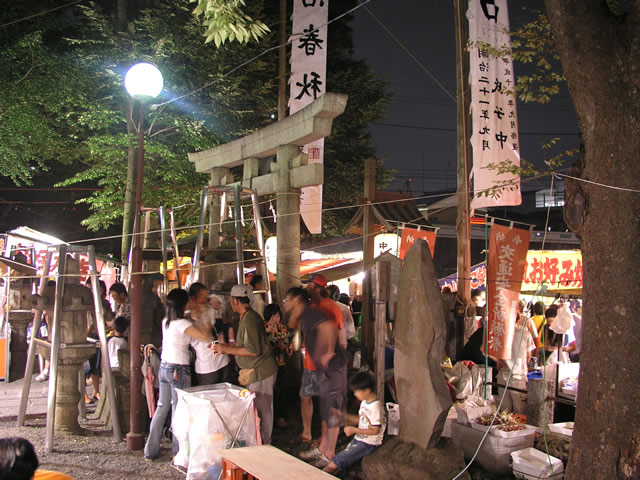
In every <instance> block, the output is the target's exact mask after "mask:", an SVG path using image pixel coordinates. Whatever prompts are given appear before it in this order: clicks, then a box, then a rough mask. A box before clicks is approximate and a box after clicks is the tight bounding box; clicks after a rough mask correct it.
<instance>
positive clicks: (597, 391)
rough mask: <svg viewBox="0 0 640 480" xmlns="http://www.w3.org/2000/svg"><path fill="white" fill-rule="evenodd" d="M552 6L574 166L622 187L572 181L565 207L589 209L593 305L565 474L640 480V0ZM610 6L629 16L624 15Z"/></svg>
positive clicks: (588, 302)
mask: <svg viewBox="0 0 640 480" xmlns="http://www.w3.org/2000/svg"><path fill="white" fill-rule="evenodd" d="M545 3H546V9H547V15H548V17H549V21H550V23H551V27H552V32H553V36H554V40H555V43H556V46H557V49H558V52H559V54H560V59H561V62H562V67H563V70H564V73H565V76H566V78H567V83H568V86H569V91H570V93H571V97H572V99H573V103H574V106H575V109H576V113H577V116H578V122H579V124H580V128H581V131H582V135H583V142H584V157H583V164H582V165H580V166H579V168H577V169H575V170H576V172H577V174H578V176H579V177H581V179H583V180H588V181H590V182H597V183H599V184H604V185H607V186H611V187H616V188H611V187H607V186H601V185H596V184H593V183H586V182H584V181H571V180H569V181H567V182H565V183H566V185H567V190H568V191H571V192H574V193H576V194H577V195H578V196H579V197H581V198H580V201H578V202H568V204H567V206H566V207H565V208H570V209H571V208H574V209H575V208H577V207H576V205H584V206H585V207H584V212H583V213H584V215H583V216H582V215H575V213H576V212H572V213H573V214H574V215H571V217H572V218H578V219H580V218H582V222H581V223H582V224H581V225H579V227H581V229H580V232H581V233H580V234H581V240H582V257H583V269H584V286H583V298H584V300H585V301H584V309H583V314H584V315H583V342H582V353H581V356H580V360H581V362H580V379H579V392H578V399H577V409H576V422H575V429H574V434H573V447H572V450H571V454H570V457H569V463H568V466H567V473H566V475H565V478H566V479H568V480H571V479H584V478H607V479H631V478H640V414H639V413H638V404H639V403H638V399H639V398H640V375H639V373H638V372H639V370H638V367H637V364H638V360H639V357H640V355H639V353H638V352H639V351H640V350H639V349H638V345H640V328H639V325H638V302H637V296H638V295H637V293H638V291H640V275H639V274H638V272H640V256H639V255H638V246H639V240H640V221H639V218H640V216H639V214H638V212H639V211H640V193H638V190H640V170H639V169H638V167H639V166H640V161H639V158H638V152H639V151H640V124H639V114H640V95H639V88H640V2H639V1H638V0H632V1H630V2H628V4H627V3H626V2H615V1H614V0H609V2H605V1H602V0H546V1H545ZM607 3H609V4H620V5H618V6H619V8H622V9H624V8H625V7H627V8H626V12H624V13H623V14H621V15H616V14H614V13H613V12H612V11H611V10H610V9H609V7H608V6H607ZM612 8H613V5H612ZM616 13H620V11H619V10H618V11H616ZM622 189H631V190H635V191H628V190H622ZM582 200H584V201H582ZM578 213H580V212H578Z"/></svg>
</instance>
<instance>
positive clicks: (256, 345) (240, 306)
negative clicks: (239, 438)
mask: <svg viewBox="0 0 640 480" xmlns="http://www.w3.org/2000/svg"><path fill="white" fill-rule="evenodd" d="M251 295H252V292H251V287H249V285H234V286H233V287H232V288H231V294H230V297H229V305H230V306H231V309H232V310H233V311H234V312H235V313H237V314H238V315H240V323H239V325H238V332H237V334H236V344H235V345H227V344H222V343H214V344H213V346H212V349H213V351H214V352H216V353H223V354H230V355H234V356H235V357H236V362H237V363H238V366H239V367H240V368H241V370H240V373H241V375H243V371H244V374H246V375H248V382H247V383H245V386H246V387H247V388H248V389H249V390H251V391H252V392H254V393H255V394H256V401H255V405H256V409H257V410H258V415H259V416H260V435H261V437H262V443H265V444H268V443H271V431H272V430H273V385H274V384H275V381H276V374H277V373H278V365H277V364H276V361H275V359H274V357H273V353H272V350H271V346H270V345H269V341H268V339H267V332H266V330H265V327H264V322H263V320H262V318H261V317H260V315H258V314H257V313H256V312H255V311H254V310H253V309H252V308H251V305H250V299H251Z"/></svg>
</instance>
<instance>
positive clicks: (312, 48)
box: [289, 0, 329, 233]
mask: <svg viewBox="0 0 640 480" xmlns="http://www.w3.org/2000/svg"><path fill="white" fill-rule="evenodd" d="M328 19H329V0H294V1H293V25H292V30H291V31H292V32H293V34H294V37H293V42H291V78H290V79H289V113H290V114H294V113H295V112H297V111H298V110H300V109H301V108H303V107H306V106H307V105H309V104H310V103H311V102H313V101H314V100H315V99H316V98H318V97H319V96H321V95H323V94H324V92H325V91H326V85H327V80H326V73H327V21H328ZM303 152H304V153H306V154H307V155H308V156H309V163H322V159H323V156H324V139H320V140H317V141H315V142H312V143H310V144H307V145H305V146H304V147H303ZM300 214H301V215H302V219H303V220H304V223H305V224H306V225H307V228H308V229H309V231H310V232H311V233H320V232H322V185H316V186H312V187H305V188H303V189H302V191H301V197H300Z"/></svg>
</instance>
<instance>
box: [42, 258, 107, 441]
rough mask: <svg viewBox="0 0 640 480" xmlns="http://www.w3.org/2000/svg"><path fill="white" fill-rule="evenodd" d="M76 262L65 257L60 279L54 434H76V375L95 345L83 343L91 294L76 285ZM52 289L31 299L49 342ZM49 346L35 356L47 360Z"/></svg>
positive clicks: (77, 402)
mask: <svg viewBox="0 0 640 480" xmlns="http://www.w3.org/2000/svg"><path fill="white" fill-rule="evenodd" d="M79 272H80V268H79V264H78V261H77V260H75V259H73V258H72V257H68V258H67V261H66V271H65V276H64V277H58V281H61V282H64V295H63V302H62V311H61V317H60V325H59V328H60V332H59V333H60V354H59V357H58V379H57V386H56V402H55V403H56V408H55V412H56V413H55V430H56V432H67V433H79V432H80V430H81V429H80V425H79V424H78V413H79V412H78V404H79V402H80V399H81V395H80V390H79V388H78V372H79V371H80V368H82V366H83V364H84V362H85V361H86V360H88V359H89V357H90V356H91V355H93V354H94V353H95V352H96V344H94V343H90V342H87V319H88V315H87V313H88V312H90V311H93V309H94V305H93V294H92V292H91V290H90V289H89V288H87V287H85V286H83V285H81V283H80V276H79ZM55 290H56V286H54V285H51V286H47V287H46V288H45V289H44V291H43V294H42V295H41V296H39V295H34V297H33V303H34V308H35V309H36V310H41V311H43V312H45V313H46V314H47V316H48V317H49V340H51V335H52V329H53V328H54V327H53V309H54V306H55ZM50 352H51V344H50V343H49V345H42V344H38V353H40V354H41V355H44V356H46V357H50Z"/></svg>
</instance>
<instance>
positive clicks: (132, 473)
mask: <svg viewBox="0 0 640 480" xmlns="http://www.w3.org/2000/svg"><path fill="white" fill-rule="evenodd" d="M89 408H91V407H89ZM90 411H91V410H89V409H88V412H87V420H84V421H81V422H80V425H81V427H82V428H83V429H84V432H83V435H66V434H58V433H56V435H55V436H54V449H53V452H51V453H46V451H45V437H46V419H45V417H44V416H35V417H34V416H32V417H29V416H28V417H27V419H26V420H25V426H24V427H17V426H16V419H15V418H14V419H2V420H0V436H2V437H14V436H15V437H24V438H27V439H29V441H30V442H31V443H33V446H34V447H35V449H36V452H37V453H38V458H39V459H40V465H41V466H42V468H45V469H49V470H57V471H59V472H63V473H66V474H67V475H70V476H71V477H73V478H75V479H76V480H80V479H96V478H99V479H104V480H121V479H131V478H135V479H158V478H162V479H177V480H184V478H185V477H184V475H183V474H181V473H180V472H178V471H176V470H174V469H173V468H171V467H170V466H169V463H170V462H171V446H170V444H169V443H168V442H167V443H166V444H165V445H164V446H165V447H166V449H165V450H163V454H162V456H161V457H160V458H159V459H157V460H156V461H154V462H146V461H145V460H144V457H143V455H142V452H132V451H129V450H128V449H127V446H126V443H125V441H124V440H122V441H121V442H118V443H116V442H115V441H114V439H113V433H112V431H111V430H110V429H108V428H106V427H105V426H104V425H103V424H102V422H100V421H98V420H92V419H91V415H90V413H89V412H90Z"/></svg>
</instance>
